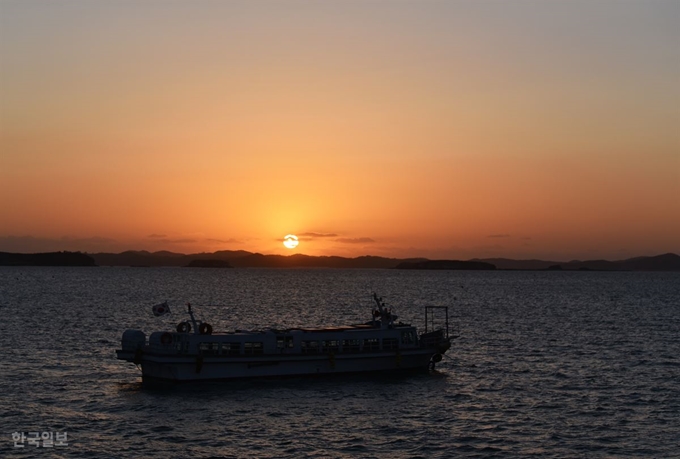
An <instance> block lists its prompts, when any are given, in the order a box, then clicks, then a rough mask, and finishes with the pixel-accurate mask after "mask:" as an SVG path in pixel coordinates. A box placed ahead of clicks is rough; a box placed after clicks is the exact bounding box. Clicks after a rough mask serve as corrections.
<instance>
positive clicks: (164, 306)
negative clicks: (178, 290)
mask: <svg viewBox="0 0 680 459" xmlns="http://www.w3.org/2000/svg"><path fill="white" fill-rule="evenodd" d="M151 310H152V311H153V315H154V316H156V317H158V316H162V315H163V314H168V313H169V312H170V306H168V302H167V301H166V302H165V303H161V304H157V305H155V306H154V307H153V308H152V309H151Z"/></svg>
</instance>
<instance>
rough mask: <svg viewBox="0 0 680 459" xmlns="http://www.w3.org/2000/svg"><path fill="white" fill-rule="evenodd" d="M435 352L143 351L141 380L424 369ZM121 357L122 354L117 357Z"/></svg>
mask: <svg viewBox="0 0 680 459" xmlns="http://www.w3.org/2000/svg"><path fill="white" fill-rule="evenodd" d="M435 354H436V351H434V350H432V349H412V350H403V351H393V352H379V353H371V354H361V355H356V354H355V355H330V354H329V355H321V354H320V355H313V356H312V355H298V356H293V355H290V356H278V355H273V356H268V355H261V356H249V357H231V358H230V357H219V356H193V357H192V356H186V357H176V356H165V355H150V354H145V355H144V356H143V358H142V360H141V368H142V377H143V379H144V380H145V381H168V382H186V381H210V380H225V379H243V378H263V377H276V376H305V375H326V374H342V373H362V372H373V371H399V370H404V371H408V370H417V369H422V370H426V369H427V368H428V365H430V361H431V359H432V356H433V355H435ZM120 357H123V356H120Z"/></svg>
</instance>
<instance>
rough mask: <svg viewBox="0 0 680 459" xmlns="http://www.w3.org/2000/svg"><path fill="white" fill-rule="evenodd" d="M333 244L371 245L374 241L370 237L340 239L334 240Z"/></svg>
mask: <svg viewBox="0 0 680 459" xmlns="http://www.w3.org/2000/svg"><path fill="white" fill-rule="evenodd" d="M335 242H341V243H343V244H372V243H374V242H375V239H371V238H370V237H340V238H338V239H336V240H335Z"/></svg>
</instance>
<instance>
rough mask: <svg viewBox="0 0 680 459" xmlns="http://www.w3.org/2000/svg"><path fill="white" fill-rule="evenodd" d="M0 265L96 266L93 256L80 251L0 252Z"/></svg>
mask: <svg viewBox="0 0 680 459" xmlns="http://www.w3.org/2000/svg"><path fill="white" fill-rule="evenodd" d="M0 266H96V264H95V261H94V258H92V257H91V256H89V255H86V254H84V253H80V252H50V253H8V252H0Z"/></svg>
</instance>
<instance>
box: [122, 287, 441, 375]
mask: <svg viewBox="0 0 680 459" xmlns="http://www.w3.org/2000/svg"><path fill="white" fill-rule="evenodd" d="M373 299H374V301H375V303H376V306H375V307H374V308H373V309H372V311H371V320H369V321H368V322H366V323H362V324H355V325H346V326H338V327H319V328H313V327H300V328H289V329H285V330H278V329H273V328H269V329H263V330H255V331H245V330H235V331H233V332H225V333H213V328H212V326H211V325H210V324H209V323H207V322H202V321H197V320H196V318H195V316H194V313H193V311H192V309H191V305H190V304H188V305H187V313H188V314H189V320H186V321H183V322H180V323H179V324H178V325H177V327H176V329H175V330H174V331H157V332H153V333H151V334H150V335H149V339H148V341H147V339H146V335H145V333H144V332H143V331H141V330H125V331H124V332H123V336H122V342H121V349H119V350H117V351H116V354H117V358H118V359H119V360H124V361H127V362H131V363H134V364H136V365H137V366H138V367H139V368H140V369H141V372H142V381H143V382H144V383H155V382H170V383H177V382H188V381H210V380H229V379H242V378H261V377H281V376H306V375H328V374H344V373H364V372H376V371H409V370H423V371H428V369H429V370H434V368H435V364H436V363H438V362H440V361H441V360H442V356H443V355H444V354H445V353H446V352H447V351H448V350H449V348H450V347H451V341H452V339H453V338H454V336H452V335H451V334H449V313H448V307H447V306H425V330H424V331H423V333H420V334H419V333H418V331H417V329H416V327H414V326H412V325H410V324H406V323H402V322H401V321H400V322H397V321H396V320H397V319H398V316H397V315H396V314H395V312H394V310H393V309H392V308H390V307H387V306H386V304H385V302H384V301H383V300H382V298H379V297H378V296H377V295H376V294H375V293H374V294H373ZM164 309H168V308H167V304H166V307H165V308H161V310H164ZM154 312H156V310H154ZM442 322H443V324H442ZM435 325H437V326H435Z"/></svg>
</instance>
